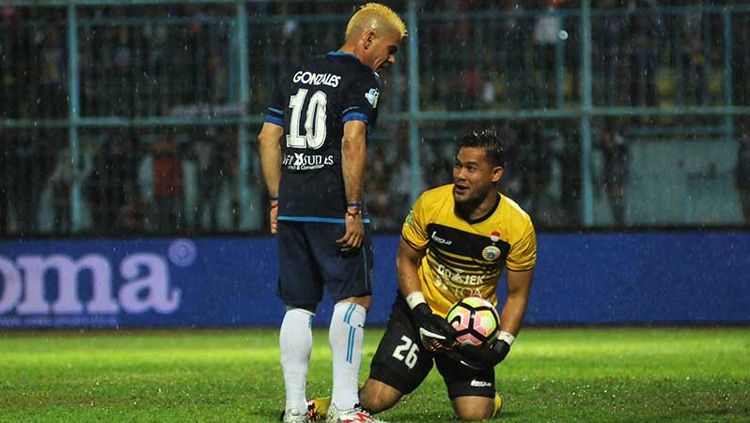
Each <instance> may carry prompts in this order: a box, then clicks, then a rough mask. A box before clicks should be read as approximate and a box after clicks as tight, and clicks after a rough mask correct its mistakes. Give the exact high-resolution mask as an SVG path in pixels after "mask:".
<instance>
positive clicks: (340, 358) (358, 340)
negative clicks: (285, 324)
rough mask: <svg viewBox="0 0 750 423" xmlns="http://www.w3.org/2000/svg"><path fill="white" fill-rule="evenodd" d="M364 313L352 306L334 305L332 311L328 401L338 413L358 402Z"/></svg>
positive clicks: (359, 306) (362, 309) (361, 308)
mask: <svg viewBox="0 0 750 423" xmlns="http://www.w3.org/2000/svg"><path fill="white" fill-rule="evenodd" d="M366 317H367V310H366V309H365V308H364V307H362V306H361V305H359V304H355V303H337V304H336V306H334V308H333V316H332V317H331V327H330V330H329V332H328V341H329V343H330V345H331V355H332V356H333V394H332V398H331V402H332V403H333V405H335V406H336V408H338V409H339V410H348V409H350V408H352V407H354V405H355V404H357V403H359V392H358V390H359V386H358V383H357V382H358V380H359V365H360V364H361V363H362V342H363V340H364V338H363V337H364V325H365V318H366Z"/></svg>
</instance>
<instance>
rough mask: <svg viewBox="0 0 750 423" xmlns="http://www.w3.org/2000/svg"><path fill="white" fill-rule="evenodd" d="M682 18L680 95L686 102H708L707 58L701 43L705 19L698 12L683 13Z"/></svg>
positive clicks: (702, 103) (701, 103)
mask: <svg viewBox="0 0 750 423" xmlns="http://www.w3.org/2000/svg"><path fill="white" fill-rule="evenodd" d="M684 19H685V23H684V26H683V39H684V41H683V45H682V59H681V60H682V69H683V83H682V84H681V87H682V89H683V92H682V93H681V95H682V99H683V101H684V102H685V103H686V104H697V105H704V104H706V103H707V102H708V63H707V62H708V58H707V57H706V50H705V48H704V45H703V26H704V25H705V22H704V20H705V19H704V15H703V14H702V13H700V12H697V13H691V14H688V15H685V17H684Z"/></svg>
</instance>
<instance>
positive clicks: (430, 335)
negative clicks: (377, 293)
mask: <svg viewBox="0 0 750 423" xmlns="http://www.w3.org/2000/svg"><path fill="white" fill-rule="evenodd" d="M422 256H424V250H422V251H419V250H417V249H415V248H414V247H412V246H411V245H409V244H408V243H407V242H406V241H404V240H403V239H402V240H401V243H400V244H399V247H398V255H397V257H396V275H397V277H398V286H399V289H400V290H401V294H402V295H403V296H404V298H405V299H406V303H407V304H408V305H409V308H410V309H411V311H412V314H413V316H414V319H415V321H416V322H417V326H419V337H420V340H421V341H422V345H424V347H425V348H427V349H428V350H429V351H447V350H451V349H453V348H455V347H456V346H457V343H456V334H455V332H456V331H455V330H454V329H453V327H451V325H449V324H448V322H446V321H445V319H443V318H442V317H440V316H438V315H437V314H435V313H433V312H432V309H431V308H430V306H429V304H427V301H425V298H424V295H423V294H422V288H421V283H420V281H419V275H418V273H417V268H418V267H419V263H420V261H421V260H422Z"/></svg>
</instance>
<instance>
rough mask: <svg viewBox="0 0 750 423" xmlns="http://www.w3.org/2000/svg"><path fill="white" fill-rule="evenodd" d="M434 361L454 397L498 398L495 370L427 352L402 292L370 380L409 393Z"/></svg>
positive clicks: (377, 354) (380, 346)
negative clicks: (476, 367) (465, 364)
mask: <svg viewBox="0 0 750 423" xmlns="http://www.w3.org/2000/svg"><path fill="white" fill-rule="evenodd" d="M433 361H434V362H435V365H436V366H437V369H438V371H439V372H440V374H441V375H442V376H443V381H445V386H446V387H447V388H448V396H449V397H450V399H451V400H453V399H454V398H456V397H463V396H477V397H487V398H494V397H495V370H494V369H483V370H475V369H472V368H470V367H467V366H464V365H463V364H461V363H459V362H457V361H455V360H452V359H450V358H448V357H446V356H445V355H444V354H441V353H434V354H433V353H431V352H429V351H427V350H426V349H425V348H424V347H423V346H422V343H421V342H420V340H419V333H418V332H417V328H416V326H415V324H414V321H413V320H412V316H411V310H409V306H408V305H407V304H406V301H405V300H404V299H403V297H402V296H401V295H400V294H399V295H397V298H396V302H395V303H394V304H393V308H392V310H391V315H390V317H389V319H388V327H387V328H386V330H385V334H383V338H382V339H381V340H380V344H379V345H378V350H377V351H376V352H375V356H374V357H373V358H372V363H371V364H370V379H375V380H378V381H380V382H383V383H385V384H387V385H390V386H392V387H394V388H396V389H398V390H399V391H400V392H401V393H402V394H404V395H406V394H408V393H410V392H412V391H413V390H414V389H416V388H417V386H419V385H420V384H421V383H422V381H423V380H424V379H425V378H426V377H427V375H428V374H429V373H430V369H432V363H433Z"/></svg>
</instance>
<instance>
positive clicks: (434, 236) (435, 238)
mask: <svg viewBox="0 0 750 423" xmlns="http://www.w3.org/2000/svg"><path fill="white" fill-rule="evenodd" d="M430 238H432V240H433V241H435V242H437V243H438V244H443V245H451V244H453V241H451V240H449V239H445V238H441V237H440V236H439V235H438V234H437V231H432V235H430Z"/></svg>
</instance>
